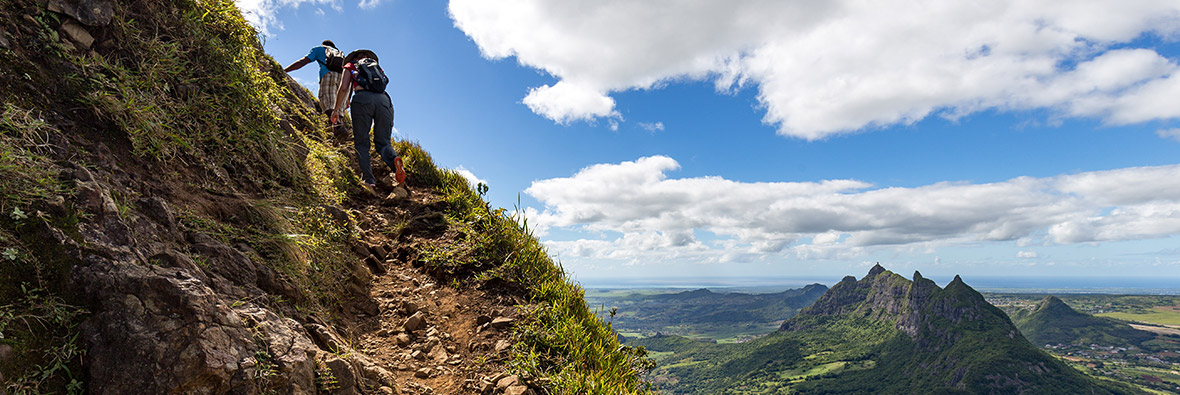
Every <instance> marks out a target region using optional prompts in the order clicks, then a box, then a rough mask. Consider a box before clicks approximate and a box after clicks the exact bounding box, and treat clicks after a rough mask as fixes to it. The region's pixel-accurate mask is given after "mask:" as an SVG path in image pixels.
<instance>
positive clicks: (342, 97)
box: [332, 70, 352, 123]
mask: <svg viewBox="0 0 1180 395" xmlns="http://www.w3.org/2000/svg"><path fill="white" fill-rule="evenodd" d="M351 89H352V73H350V72H348V70H344V73H341V75H340V87H339V88H336V105H335V107H333V108H334V109H335V111H332V123H336V121H337V120H339V119H340V112H341V111H344V103H346V102H348V94H349V93H352V92H350V90H351Z"/></svg>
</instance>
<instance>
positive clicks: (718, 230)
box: [525, 156, 1180, 262]
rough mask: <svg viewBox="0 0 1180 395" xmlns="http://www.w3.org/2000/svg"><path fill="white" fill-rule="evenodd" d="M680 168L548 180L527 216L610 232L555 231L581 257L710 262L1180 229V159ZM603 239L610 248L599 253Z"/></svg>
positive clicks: (664, 161) (1130, 236) (665, 163)
mask: <svg viewBox="0 0 1180 395" xmlns="http://www.w3.org/2000/svg"><path fill="white" fill-rule="evenodd" d="M677 169H679V164H678V163H677V162H676V160H674V159H672V158H670V157H666V156H651V157H644V158H640V159H638V160H635V161H628V162H622V163H618V164H598V165H594V166H590V167H587V168H585V169H582V170H581V171H579V172H577V173H576V174H574V175H573V176H571V177H565V178H553V179H546V180H539V181H535V182H533V184H532V185H531V186H530V187H529V188H528V189H527V190H526V191H525V193H527V194H529V195H531V196H533V197H534V198H536V199H537V200H538V201H539V202H540V203H541V204H543V205H544V207H543V208H542V209H540V210H538V209H531V210H529V212H528V217H529V218H530V221H531V223H532V224H534V225H535V226H538V227H539V228H540V230H541V231H542V232H545V231H548V230H549V229H550V228H563V229H570V230H581V231H586V232H590V233H592V234H600V235H603V236H602V237H601V238H598V239H588V240H577V241H563V242H553V243H551V244H550V248H553V249H554V250H555V251H556V252H563V251H565V250H563V248H573V246H576V247H577V251H578V254H579V255H581V256H588V255H593V254H598V255H595V256H597V257H599V258H606V257H608V256H613V257H626V259H639V258H640V257H643V256H648V257H649V258H652V257H660V258H659V259H663V258H666V257H667V255H666V254H679V255H681V256H685V257H693V259H697V260H698V261H701V262H716V261H722V260H723V256H725V255H727V254H728V255H732V254H735V253H740V254H746V255H744V256H743V259H762V258H767V257H773V256H778V257H782V256H789V257H797V258H801V259H829V258H840V259H849V258H853V257H857V256H862V255H863V254H865V253H866V252H871V251H873V250H881V249H895V250H909V251H925V250H929V249H930V248H932V247H935V246H939V245H961V244H967V243H978V242H987V241H1011V242H1014V243H1016V244H1019V245H1028V244H1030V243H1031V240H1035V239H1041V240H1042V241H1043V242H1052V243H1058V244H1073V243H1088V242H1103V241H1117V240H1137V239H1151V238H1161V237H1167V236H1171V235H1177V234H1180V165H1171V166H1156V167H1134V168H1124V169H1116V170H1108V171H1093V172H1086V173H1078V174H1070V175H1062V176H1056V177H1048V178H1032V177H1020V178H1015V179H1011V180H1008V181H1003V182H995V183H985V184H971V183H964V182H940V183H935V184H931V185H926V186H919V187H912V188H901V187H880V186H874V185H871V184H868V183H865V182H861V181H857V180H825V181H820V182H759V183H744V182H737V181H731V180H726V179H723V178H719V177H698V178H670V177H668V174H669V173H670V172H674V171H676V170H677ZM614 235H621V236H618V237H615V236H614ZM701 235H704V236H705V237H702V236H701ZM594 248H598V249H600V251H598V252H597V253H593V252H591V250H592V249H594ZM1029 253H1031V251H1024V252H1021V253H1020V257H1026V258H1027V257H1030V256H1027V255H1028V254H1029Z"/></svg>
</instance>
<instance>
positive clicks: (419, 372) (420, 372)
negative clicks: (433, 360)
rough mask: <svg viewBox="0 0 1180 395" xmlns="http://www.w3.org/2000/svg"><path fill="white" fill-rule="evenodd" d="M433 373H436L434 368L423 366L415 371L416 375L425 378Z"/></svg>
mask: <svg viewBox="0 0 1180 395" xmlns="http://www.w3.org/2000/svg"><path fill="white" fill-rule="evenodd" d="M433 373H434V370H433V369H430V368H421V369H418V370H417V371H415V372H414V377H417V378H420V379H424V378H427V377H430V375H431V374H433Z"/></svg>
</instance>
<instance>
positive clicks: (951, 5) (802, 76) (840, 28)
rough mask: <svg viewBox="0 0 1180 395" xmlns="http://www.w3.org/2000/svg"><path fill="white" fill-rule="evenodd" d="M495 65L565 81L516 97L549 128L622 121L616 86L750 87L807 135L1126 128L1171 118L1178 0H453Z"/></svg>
mask: <svg viewBox="0 0 1180 395" xmlns="http://www.w3.org/2000/svg"><path fill="white" fill-rule="evenodd" d="M448 8H449V12H450V14H451V17H452V19H453V20H454V24H455V26H456V27H457V28H459V29H461V30H462V31H463V32H464V33H466V34H467V35H468V36H469V37H470V38H471V39H472V40H473V41H474V42H475V44H476V45H477V46H478V47H479V49H480V51H481V53H482V54H483V55H484V56H485V57H487V58H490V59H501V58H508V57H515V58H516V60H517V61H518V62H519V63H520V64H522V65H524V66H528V67H533V68H536V69H539V70H543V71H545V72H547V73H549V74H551V75H552V76H554V77H555V78H556V79H557V80H558V81H557V82H556V83H554V84H551V85H543V86H539V87H532V88H531V89H530V90H529V93H528V95H527V96H525V98H524V99H523V102H524V103H525V104H526V105H527V106H528V107H529V108H530V109H531V110H532V111H533V112H535V113H537V114H539V115H541V116H544V117H546V118H549V119H551V120H554V121H555V122H558V123H569V122H572V121H580V120H593V119H595V118H599V117H607V118H610V117H617V116H618V114H619V112H618V110H617V109H615V101H614V99H613V98H611V96H610V95H611V94H612V93H614V92H621V91H626V90H632V89H653V88H658V87H659V86H660V84H663V83H667V82H674V81H677V80H682V79H691V80H705V81H711V82H713V83H714V84H715V86H716V88H717V90H718V91H720V92H731V91H733V90H734V89H740V88H742V87H745V86H754V87H756V89H757V92H758V100H759V101H760V103H761V105H762V106H763V107H764V109H765V116H764V119H763V121H764V122H766V123H768V124H772V125H776V126H777V127H778V131H779V133H780V134H783V135H788V136H794V137H799V138H804V139H808V140H815V139H822V138H825V137H829V136H832V135H836V134H840V133H847V132H852V131H857V130H863V129H871V128H875V127H887V126H892V125H897V124H910V123H914V122H917V121H919V120H922V119H924V118H926V117H929V116H931V115H936V116H942V117H947V118H952V119H953V118H957V117H961V116H965V115H968V114H971V113H974V112H978V111H983V110H993V109H994V110H1000V111H1021V110H1039V109H1047V110H1049V112H1050V113H1051V114H1053V116H1054V117H1061V118H1068V117H1087V118H1097V119H1101V120H1103V121H1104V122H1106V123H1108V124H1115V125H1122V124H1133V123H1141V122H1147V121H1154V120H1173V119H1176V118H1180V107H1177V106H1174V105H1170V104H1169V103H1171V102H1172V101H1173V99H1174V98H1175V97H1178V96H1180V73H1178V72H1177V71H1180V64H1178V62H1177V59H1175V58H1168V57H1166V56H1164V55H1161V54H1160V53H1157V52H1156V50H1155V49H1154V48H1150V47H1146V48H1137V47H1134V45H1136V44H1135V43H1139V42H1145V41H1142V40H1141V41H1135V40H1136V39H1137V38H1142V37H1145V35H1146V36H1150V37H1153V38H1155V39H1156V41H1163V42H1175V41H1176V40H1177V39H1178V38H1180V2H1176V1H1175V0H1128V1H1108V0H1082V1H1072V2H1043V1H1022V0H997V1H988V2H975V3H963V2H961V1H952V0H941V1H935V2H928V1H927V2H919V1H912V0H883V1H873V2H863V1H851V0H833V1H775V0H733V1H697V2H683V1H674V0H652V1H627V0H602V1H556V2H555V1H545V0H508V1H495V2H489V1H482V0H451V1H450V4H449V7H448Z"/></svg>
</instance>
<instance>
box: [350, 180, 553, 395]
mask: <svg viewBox="0 0 1180 395" xmlns="http://www.w3.org/2000/svg"><path fill="white" fill-rule="evenodd" d="M401 192H402V191H394V192H393V193H391V194H390V196H389V197H386V198H376V197H372V198H370V199H364V200H360V201H361V204H360V205H358V206H355V207H353V208H352V209H353V210H355V213H356V214H357V215H356V217H357V218H358V225H359V227H360V228H361V229H362V234H363V235H364V238H365V240H366V241H365V244H364V245H361V246H357V247H356V248H355V249H356V250H357V253H358V255H365V253H366V252H367V253H368V256H365V258H363V259H364V260H365V263H366V265H365V266H366V267H368V268H369V269H370V270H371V271H372V272H373V280H372V283H371V284H370V295H371V299H372V301H374V302H375V303H376V308H375V309H374V308H373V306H369V307H367V308H361V309H360V310H369V313H372V314H358V316H360V317H362V318H358V319H357V320H356V321H355V322H352V323H350V324H351V325H350V326H351V327H352V328H353V332H352V333H353V335H354V339H353V340H352V341H353V344H352V347H351V348H353V349H355V350H356V351H359V352H360V353H362V354H364V355H365V356H367V357H368V359H369V360H371V361H372V362H373V363H374V364H376V365H377V366H379V367H381V368H383V369H384V370H386V371H387V372H388V373H389V375H391V376H392V382H393V386H392V387H382V388H381V389H380V392H384V393H387V394H513V395H519V394H539V393H544V391H543V390H541V389H540V388H539V387H535V388H530V386H529V385H527V384H525V382H524V380H522V378H520V377H517V376H513V375H509V374H507V373H506V372H505V369H506V362H507V361H508V360H509V359H510V352H511V347H512V341H511V339H510V337H509V335H510V331H511V327H512V325H513V324H514V323H515V322H516V321H517V320H518V319H520V314H519V311H518V309H517V307H515V306H517V305H519V304H521V303H522V301H521V300H519V299H518V298H513V297H506V296H504V295H493V294H492V293H489V292H485V291H484V290H481V289H478V288H475V287H473V286H469V285H459V283H457V282H456V283H453V284H440V282H441V281H442V280H441V279H437V278H434V277H432V276H431V275H429V274H427V273H426V272H424V271H423V270H421V269H419V268H418V267H416V266H421V265H416V264H415V260H416V259H418V258H417V256H416V251H419V247H420V246H422V245H424V244H426V243H428V242H432V241H435V242H436V241H445V240H446V239H453V238H454V235H453V234H449V232H448V231H447V230H445V223H442V224H440V221H444V219H443V218H442V215H441V212H439V211H438V210H436V209H437V208H438V207H437V204H438V203H437V201H438V200H439V199H440V198H441V197H439V196H435V195H432V194H431V193H430V192H429V191H425V190H414V194H413V195H412V196H408V197H407V196H405V194H404V193H401ZM396 223H402V224H406V225H405V227H404V228H403V230H402V231H401V232H400V233H399V234H397V235H396V236H394V237H396V239H393V238H391V237H390V235H389V234H388V233H387V232H380V231H377V230H379V229H389V227H390V225H391V224H396ZM440 225H442V227H440Z"/></svg>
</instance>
